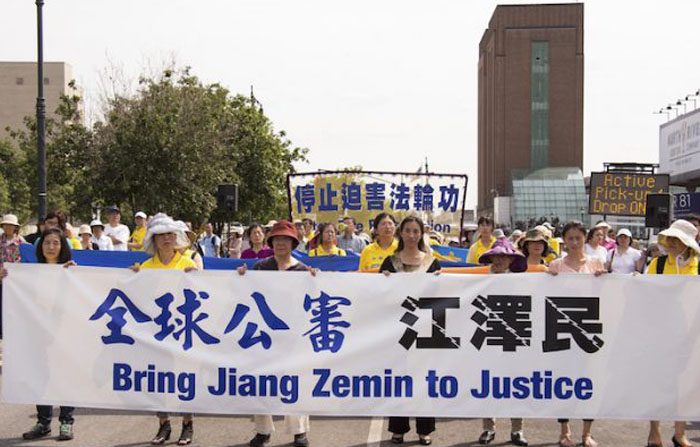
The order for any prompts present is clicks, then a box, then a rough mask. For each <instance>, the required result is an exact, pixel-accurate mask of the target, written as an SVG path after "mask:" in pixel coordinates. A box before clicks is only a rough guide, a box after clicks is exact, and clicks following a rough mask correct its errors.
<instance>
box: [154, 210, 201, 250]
mask: <svg viewBox="0 0 700 447" xmlns="http://www.w3.org/2000/svg"><path fill="white" fill-rule="evenodd" d="M183 226H184V224H182V225H180V224H178V223H177V222H175V221H174V220H173V218H172V217H170V216H168V215H167V214H164V213H158V214H156V215H155V216H153V219H151V221H150V222H149V224H148V227H146V237H144V238H143V251H145V252H146V253H148V254H150V255H154V254H155V252H156V246H155V244H154V242H153V236H155V235H156V234H165V233H175V236H176V237H177V239H176V241H175V246H176V248H183V247H189V245H190V241H189V240H188V239H187V236H186V235H185V230H184V229H183Z"/></svg>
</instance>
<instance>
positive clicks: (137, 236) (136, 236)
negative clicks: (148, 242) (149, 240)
mask: <svg viewBox="0 0 700 447" xmlns="http://www.w3.org/2000/svg"><path fill="white" fill-rule="evenodd" d="M145 237H146V227H136V228H135V229H134V232H133V233H131V242H134V243H136V244H141V248H131V249H130V250H131V251H143V239H144V238H145Z"/></svg>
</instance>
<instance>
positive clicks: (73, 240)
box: [68, 237, 83, 250]
mask: <svg viewBox="0 0 700 447" xmlns="http://www.w3.org/2000/svg"><path fill="white" fill-rule="evenodd" d="M68 242H69V243H70V248H72V249H73V250H82V249H83V246H82V245H80V240H78V238H75V237H72V238H70V239H68Z"/></svg>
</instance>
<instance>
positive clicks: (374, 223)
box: [372, 212, 396, 231]
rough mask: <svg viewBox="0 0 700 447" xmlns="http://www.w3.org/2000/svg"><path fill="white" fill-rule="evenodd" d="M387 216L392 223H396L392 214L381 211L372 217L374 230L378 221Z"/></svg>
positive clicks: (377, 225)
mask: <svg viewBox="0 0 700 447" xmlns="http://www.w3.org/2000/svg"><path fill="white" fill-rule="evenodd" d="M387 217H388V218H389V219H390V220H391V221H392V222H394V225H396V218H395V217H394V216H392V215H391V214H389V213H386V212H381V213H379V214H377V215H376V216H375V217H374V221H373V222H372V224H373V225H372V228H374V230H375V231H376V229H377V228H378V227H379V223H380V222H381V221H383V220H384V219H386V218H387Z"/></svg>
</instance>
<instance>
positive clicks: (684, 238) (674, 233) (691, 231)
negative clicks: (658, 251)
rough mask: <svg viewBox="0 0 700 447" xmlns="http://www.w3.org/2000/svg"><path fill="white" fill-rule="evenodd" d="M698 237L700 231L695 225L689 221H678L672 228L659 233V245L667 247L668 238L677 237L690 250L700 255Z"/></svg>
mask: <svg viewBox="0 0 700 447" xmlns="http://www.w3.org/2000/svg"><path fill="white" fill-rule="evenodd" d="M697 235H698V229H697V228H695V225H693V224H691V223H690V222H688V221H687V220H683V219H678V220H677V221H675V222H673V223H672V224H671V226H670V227H669V228H667V229H665V230H664V231H662V232H660V233H659V244H661V245H663V246H664V247H665V246H666V238H668V237H675V238H677V239H679V240H680V241H681V242H682V243H683V245H685V246H686V247H688V248H690V249H691V250H693V251H694V252H695V254H696V255H700V246H698V243H697V241H696V240H695V238H696V237H697Z"/></svg>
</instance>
